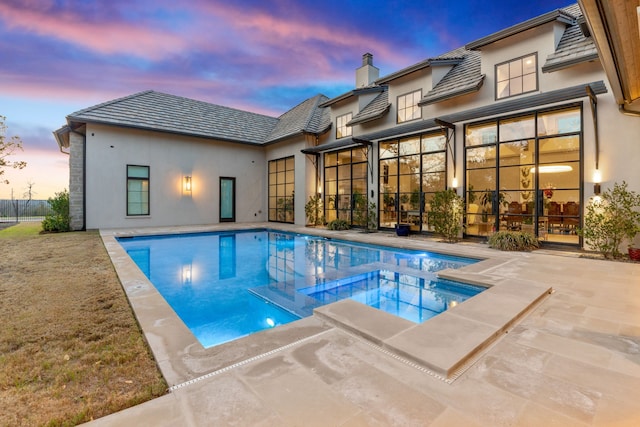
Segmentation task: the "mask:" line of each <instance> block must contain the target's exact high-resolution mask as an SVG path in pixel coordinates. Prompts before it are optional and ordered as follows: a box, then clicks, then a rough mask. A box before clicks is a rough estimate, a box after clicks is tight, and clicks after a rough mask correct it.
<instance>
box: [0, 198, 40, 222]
mask: <svg viewBox="0 0 640 427" xmlns="http://www.w3.org/2000/svg"><path fill="white" fill-rule="evenodd" d="M52 212H53V211H52V210H51V206H49V202H47V201H46V200H8V199H0V222H26V221H42V220H43V219H44V217H45V216H46V215H47V214H49V213H52Z"/></svg>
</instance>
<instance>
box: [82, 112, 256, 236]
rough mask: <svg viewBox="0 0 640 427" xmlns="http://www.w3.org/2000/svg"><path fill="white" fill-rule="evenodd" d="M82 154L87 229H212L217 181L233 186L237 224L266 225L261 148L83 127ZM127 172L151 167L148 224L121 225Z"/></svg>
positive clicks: (141, 220) (135, 220) (134, 220)
mask: <svg viewBox="0 0 640 427" xmlns="http://www.w3.org/2000/svg"><path fill="white" fill-rule="evenodd" d="M86 150H87V160H86V162H87V163H86V167H87V170H88V171H91V173H90V174H87V178H86V186H87V191H86V199H87V203H86V207H87V213H86V217H87V225H86V226H87V228H88V229H95V228H113V227H147V226H172V225H197V224H214V223H217V222H219V179H220V177H235V178H236V222H249V221H264V220H266V209H265V207H266V192H265V191H264V186H263V185H262V183H263V182H264V181H265V179H266V161H265V155H264V148H262V147H254V146H251V145H245V144H232V143H225V142H218V141H211V140H205V139H199V138H190V137H183V136H179V135H170V134H163V133H158V132H148V131H141V130H136V129H124V128H116V127H111V126H104V125H95V124H89V125H87V134H86ZM127 165H142V166H149V167H150V215H149V216H130V217H127V214H126V213H127V211H126V179H127V177H126V173H127ZM185 175H188V176H191V177H192V181H193V190H192V193H191V195H185V194H183V191H182V180H183V177H184V176H185ZM257 184H258V185H257Z"/></svg>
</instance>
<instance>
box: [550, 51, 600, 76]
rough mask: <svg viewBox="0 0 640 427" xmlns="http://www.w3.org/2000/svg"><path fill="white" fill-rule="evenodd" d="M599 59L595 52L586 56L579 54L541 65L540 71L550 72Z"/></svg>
mask: <svg viewBox="0 0 640 427" xmlns="http://www.w3.org/2000/svg"><path fill="white" fill-rule="evenodd" d="M598 59H600V57H599V56H598V54H597V53H593V54H590V55H586V56H581V57H579V58H573V59H570V60H568V61H561V62H557V63H554V64H550V65H546V64H545V65H543V66H542V72H543V73H552V72H554V71H559V70H563V69H565V68H569V67H572V66H574V65H577V64H582V63H583V62H593V61H596V60H598Z"/></svg>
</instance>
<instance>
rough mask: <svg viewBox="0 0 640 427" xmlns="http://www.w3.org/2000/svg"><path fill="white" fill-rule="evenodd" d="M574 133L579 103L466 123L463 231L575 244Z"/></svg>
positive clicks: (578, 170) (577, 150)
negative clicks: (513, 232) (515, 234)
mask: <svg viewBox="0 0 640 427" xmlns="http://www.w3.org/2000/svg"><path fill="white" fill-rule="evenodd" d="M582 132H583V129H582V105H581V104H579V103H577V104H569V105H565V106H559V107H553V108H550V109H543V110H537V111H530V112H527V113H523V114H519V115H515V116H506V117H500V118H496V119H492V120H487V121H482V122H477V123H470V124H468V125H466V126H465V185H466V188H465V196H466V203H467V204H466V209H467V212H466V214H467V216H466V227H465V234H466V235H476V236H489V235H490V234H491V233H493V232H494V231H498V230H516V231H523V232H529V233H531V234H533V235H535V236H538V237H539V238H540V239H542V240H544V241H549V242H553V243H561V244H564V243H566V244H572V245H576V244H579V243H580V237H579V235H578V228H579V227H580V224H581V223H582V211H583V209H584V206H582V205H581V200H582V196H583V177H582V169H583V165H582V163H583V154H582V151H583V144H582V140H583V135H582Z"/></svg>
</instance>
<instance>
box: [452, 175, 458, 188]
mask: <svg viewBox="0 0 640 427" xmlns="http://www.w3.org/2000/svg"><path fill="white" fill-rule="evenodd" d="M451 186H452V187H453V188H458V178H457V177H455V176H454V177H453V181H451Z"/></svg>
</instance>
